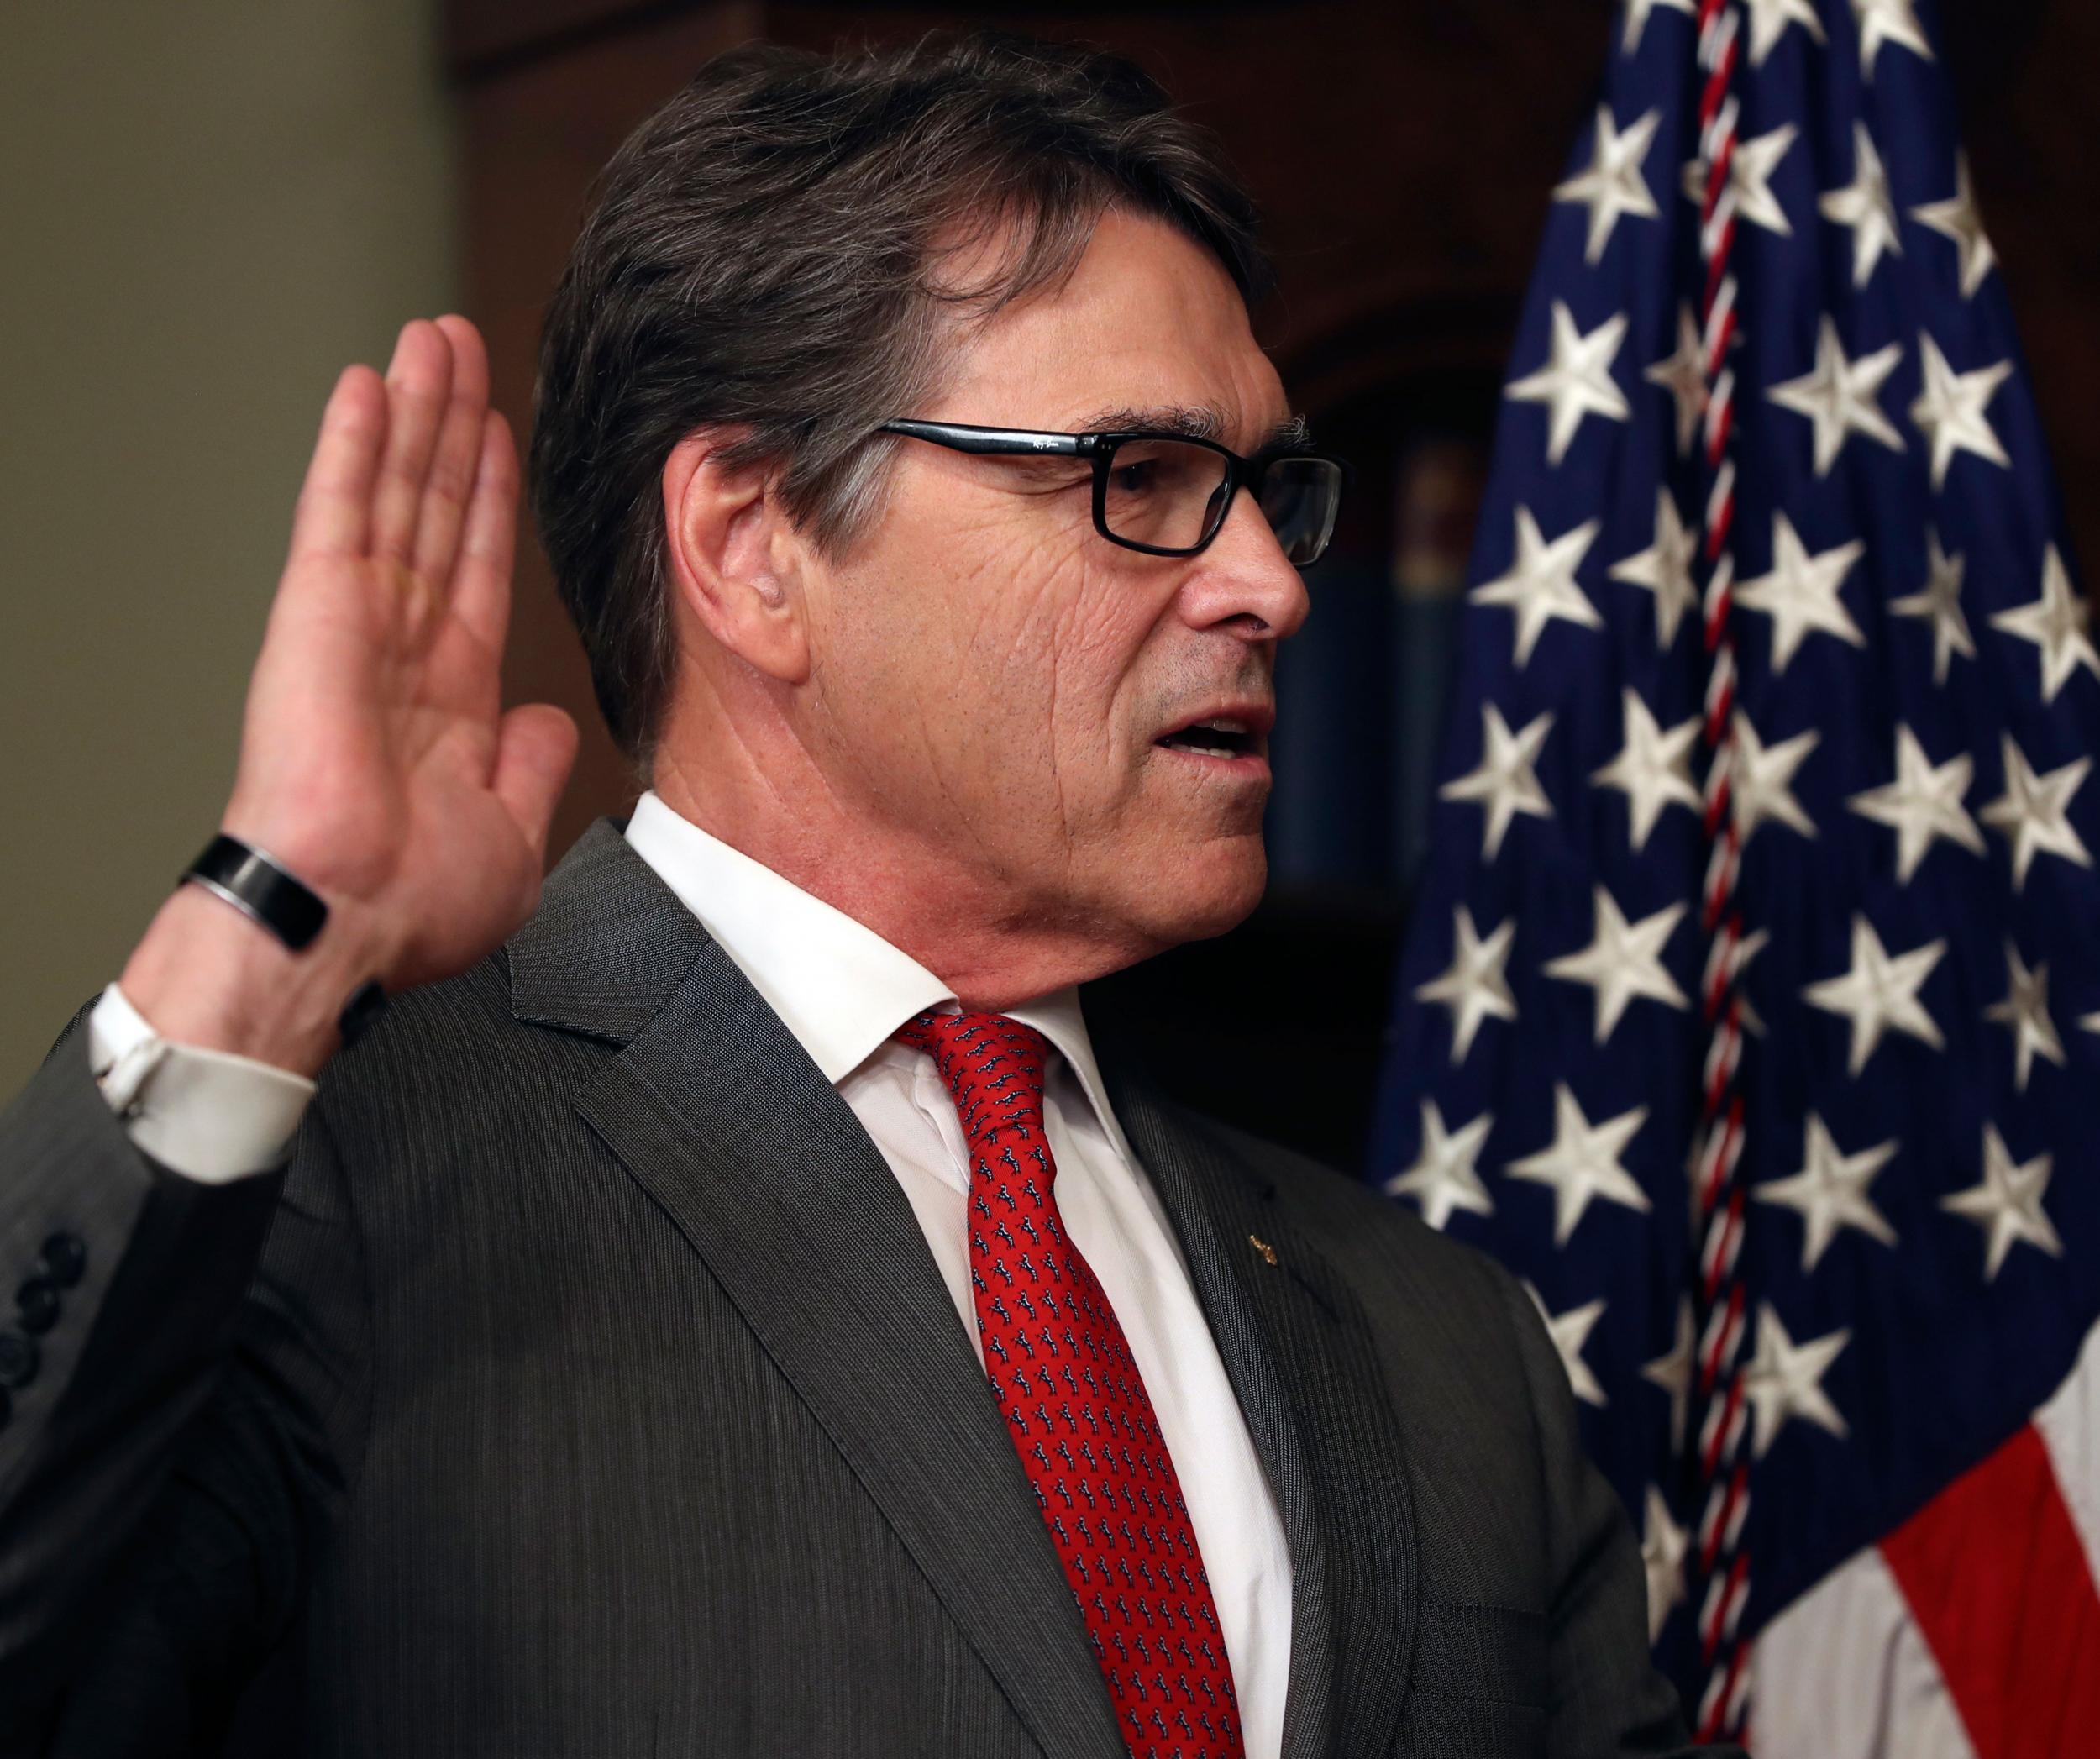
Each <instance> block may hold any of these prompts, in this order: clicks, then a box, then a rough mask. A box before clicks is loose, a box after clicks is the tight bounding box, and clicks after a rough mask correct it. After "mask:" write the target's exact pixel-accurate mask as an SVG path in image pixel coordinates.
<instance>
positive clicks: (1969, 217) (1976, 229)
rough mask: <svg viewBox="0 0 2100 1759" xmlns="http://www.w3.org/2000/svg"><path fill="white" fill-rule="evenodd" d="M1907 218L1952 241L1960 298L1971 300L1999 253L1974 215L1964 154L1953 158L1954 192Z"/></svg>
mask: <svg viewBox="0 0 2100 1759" xmlns="http://www.w3.org/2000/svg"><path fill="white" fill-rule="evenodd" d="M1910 217H1911V218H1912V219H1914V220H1915V221H1917V223H1919V225H1920V226H1929V227H1930V228H1932V229H1933V230H1934V231H1935V232H1936V233H1939V234H1941V235H1942V236H1943V237H1945V238H1950V239H1953V240H1954V243H1955V249H1956V254H1957V258H1958V260H1959V262H1960V264H1961V297H1963V298H1964V299H1972V298H1974V297H1976V290H1977V288H1978V287H1980V286H1982V285H1983V277H1984V276H1987V275H1988V274H1989V273H1990V272H1991V270H1992V266H1993V265H1995V264H1996V263H1997V261H1998V252H1997V251H1995V250H1993V249H1992V248H1991V241H1990V239H1988V238H1987V236H1986V235H1985V234H1984V231H1983V220H1982V216H1981V215H1979V214H1978V213H1977V209H1976V191H1975V188H1974V186H1972V185H1971V183H1970V181H1969V155H1967V154H1966V153H1961V154H1957V155H1956V157H1955V161H1954V193H1953V194H1952V195H1951V196H1950V197H1948V198H1947V199H1946V200H1945V201H1944V202H1926V203H1925V204H1924V206H1923V207H1914V208H1912V209H1911V211H1910Z"/></svg>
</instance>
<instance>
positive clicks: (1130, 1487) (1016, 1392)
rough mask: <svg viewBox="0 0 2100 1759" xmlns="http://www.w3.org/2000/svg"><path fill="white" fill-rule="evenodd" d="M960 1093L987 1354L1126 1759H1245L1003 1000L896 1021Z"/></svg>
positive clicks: (1136, 1388) (1022, 1039)
mask: <svg viewBox="0 0 2100 1759" xmlns="http://www.w3.org/2000/svg"><path fill="white" fill-rule="evenodd" d="M897 1037H898V1038H899V1039H900V1040H901V1041H902V1042H904V1043H906V1044H908V1045H910V1046H911V1048H913V1049H915V1050H922V1051H925V1052H927V1053H929V1054H930V1055H931V1056H932V1058H933V1061H934V1064H935V1066H936V1067H937V1068H938V1069H939V1070H940V1072H941V1078H942V1080H944V1081H945V1082H947V1084H948V1091H949V1092H950V1093H951V1094H953V1095H954V1098H955V1110H956V1113H957V1115H958V1116H959V1117H960V1118H961V1119H962V1121H963V1135H964V1136H965V1137H967V1138H968V1139H969V1157H970V1214H969V1237H970V1238H969V1260H970V1289H971V1291H972V1296H973V1299H974V1302H975V1304H976V1308H977V1330H978V1333H979V1336H980V1337H981V1338H982V1339H983V1341H984V1368H985V1373H986V1374H987V1376H988V1377H989V1378H990V1382H991V1385H992V1389H993V1391H994V1392H995V1394H997V1396H998V1399H999V1403H1000V1409H1001V1410H1004V1411H1005V1414H1006V1428H1007V1433H1008V1435H1009V1436H1010V1437H1011V1440H1012V1441H1013V1444H1014V1449H1015V1452H1017V1453H1018V1454H1019V1455H1020V1456H1021V1466H1022V1468H1024V1469H1025V1470H1026V1472H1027V1474H1028V1479H1029V1482H1030V1483H1032V1484H1033V1485H1034V1486H1035V1492H1036V1500H1037V1502H1038V1503H1040V1504H1042V1520H1043V1525H1046V1526H1047V1527H1048V1528H1049V1530H1050V1537H1051V1539H1052V1540H1053V1541H1054V1542H1055V1544H1056V1546H1057V1548H1058V1557H1060V1558H1061V1559H1063V1563H1064V1575H1065V1582H1066V1584H1067V1585H1068V1587H1069V1588H1071V1590H1072V1598H1073V1599H1074V1600H1075V1601H1077V1602H1078V1603H1079V1615H1080V1616H1081V1617H1082V1618H1083V1619H1084V1620H1085V1621H1086V1628H1087V1631H1088V1633H1089V1636H1091V1637H1092V1638H1093V1640H1094V1655H1095V1660H1097V1661H1098V1662H1100V1667H1101V1672H1102V1675H1103V1676H1104V1678H1106V1680H1107V1682H1108V1687H1109V1690H1110V1693H1112V1694H1113V1695H1114V1698H1115V1700H1116V1717H1117V1720H1118V1722H1119V1723H1120V1725H1121V1728H1122V1731H1123V1740H1124V1742H1125V1744H1126V1746H1128V1748H1129V1749H1130V1752H1131V1759H1228V1756H1229V1759H1240V1756H1241V1755H1242V1754H1243V1752H1244V1751H1245V1748H1244V1747H1243V1746H1242V1743H1241V1737H1240V1706H1239V1699H1238V1698H1237V1697H1236V1695H1235V1693H1234V1692H1233V1689H1232V1669H1231V1664H1230V1662H1228V1661H1227V1660H1226V1653H1225V1636H1224V1633H1223V1632H1222V1631H1221V1630H1220V1629H1219V1628H1218V1614H1217V1609H1216V1607H1215V1605H1213V1604H1212V1603H1211V1599H1210V1577H1209V1576H1207V1575H1206V1574H1205V1573H1204V1568H1203V1558H1202V1557H1201V1555H1200V1553H1199V1552H1197V1550H1196V1536H1195V1530H1194V1528H1193V1527H1191V1526H1190V1525H1189V1507H1188V1504H1186V1503H1185V1502H1184V1501H1183V1500H1182V1496H1181V1481H1180V1479H1179V1478H1177V1477H1176V1476H1175V1473H1174V1463H1173V1460H1172V1459H1171V1458H1169V1457H1168V1453H1167V1443H1166V1440H1165V1438H1164V1437H1163V1436H1161V1434H1160V1432H1159V1425H1158V1420H1156V1419H1155V1418H1154V1416H1153V1415H1152V1399H1150V1398H1149V1397H1148V1396H1147V1394H1146V1391H1145V1383H1144V1381H1143V1379H1142V1378H1141V1377H1140V1375H1139V1374H1138V1372H1137V1363H1136V1362H1135V1361H1133V1360H1132V1359H1131V1352H1130V1345H1129V1343H1128V1342H1126V1339H1125V1338H1124V1336H1123V1328H1122V1326H1121V1325H1119V1324H1118V1323H1117V1322H1116V1312H1115V1310H1114V1309H1113V1308H1111V1307H1110V1305H1109V1301H1108V1296H1107V1295H1106V1294H1104V1293H1103V1292H1102V1289H1101V1285H1100V1283H1098V1282H1097V1281H1095V1276H1094V1272H1093V1270H1092V1269H1091V1268H1089V1266H1088V1264H1087V1262H1086V1260H1085V1259H1084V1258H1082V1257H1081V1256H1080V1255H1079V1248H1078V1247H1076V1246H1074V1244H1073V1243H1072V1242H1071V1240H1070V1239H1069V1238H1068V1237H1067V1235H1066V1233H1065V1231H1064V1221H1063V1217H1062V1216H1059V1215H1058V1200H1057V1195H1056V1180H1057V1176H1058V1169H1057V1166H1056V1163H1054V1162H1053V1161H1052V1159H1051V1158H1050V1143H1049V1139H1048V1138H1047V1137H1046V1136H1045V1135H1044V1134H1043V1128H1042V1075H1043V1067H1044V1064H1045V1063H1047V1060H1048V1058H1049V1049H1050V1048H1049V1046H1048V1044H1047V1042H1045V1041H1044V1039H1043V1037H1042V1033H1040V1032H1037V1031H1036V1030H1035V1029H1034V1028H1033V1027H1025V1026H1022V1025H1021V1024H1020V1023H1019V1022H1018V1021H1011V1020H1008V1019H1007V1018H1005V1016H1003V1015H999V1014H921V1015H920V1016H918V1017H917V1018H916V1019H915V1020H913V1021H911V1022H910V1024H908V1025H907V1026H906V1027H903V1028H902V1029H901V1030H900V1032H898V1034H897Z"/></svg>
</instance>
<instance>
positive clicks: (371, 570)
mask: <svg viewBox="0 0 2100 1759" xmlns="http://www.w3.org/2000/svg"><path fill="white" fill-rule="evenodd" d="M516 510H517V463H516V456H515V453H514V451H513V449H512V445H511V442H510V438H509V434H508V432H507V429H506V428H505V427H504V426H503V423H502V420H501V417H500V416H496V415H494V414H493V413H491V412H490V411H489V410H488V408H487V368H486V358H485V356H484V354H483V353H482V349H481V344H480V337H479V336H478V335H476V334H475V331H474V329H473V327H472V326H471V325H470V324H468V323H465V320H464V319H459V318H447V319H444V320H442V321H441V323H438V324H412V325H410V326H409V327H408V328H407V330H405V331H404V332H403V333H402V343H401V346H400V347H399V348H398V349H396V354H395V358H394V364H393V365H392V367H391V369H390V370H389V373H388V375H387V379H386V382H385V384H384V385H381V383H380V382H379V381H378V380H377V378H376V376H375V375H373V374H371V373H370V372H369V371H367V370H363V369H352V370H351V371H350V372H349V373H346V374H345V375H344V377H343V379H342V380H341V381H340V382H339V384H338V386H337V387H336V391H335V395H334V396H333V397H332V398H331V399H330V402H329V405H328V413H327V415H326V416H325V417H324V418H323V424H322V433H321V438H320V440H319V442H318V444H317V446H316V448H315V453H314V459H313V464H312V468H311V470H309V473H308V475H307V484H306V487H305V489H304V491H302V495H301V497H300V504H299V512H298V516H297V520H296V522H295V524H294V528H293V535H292V543H291V558H290V559H289V561H288V562H287V564H286V570H285V574H284V578H283V580H282V581H281V584H280V585H279V588H278V591H277V596H276V601H275V602H274V603H273V605H272V606H271V609H270V626H269V629H268V632H267V633H266V635H265V639H264V643H263V650H262V654H261V656H260V659H259V660H258V661H257V664H256V668H255V677H254V680H253V681H252V683H251V685H250V686H249V699H248V707H247V715H246V720H245V723H244V732H243V739H242V750H241V761H240V774H239V780H238V781H237V783H236V785H235V789H234V801H233V804H232V806H230V807H229V809H228V814H227V828H228V830H229V831H231V832H234V834H235V835H238V836H242V837H246V838H247V839H248V840H249V841H251V842H253V843H257V844H259V845H260V846H261V847H262V848H266V849H268V850H269V851H270V853H272V854H273V855H275V856H276V857H277V858H279V859H280V860H281V861H282V862H283V863H284V864H285V865H286V866H287V867H289V868H290V869H291V870H292V871H293V872H294V873H296V874H299V875H300V876H301V877H302V879H304V880H306V881H307V884H308V885H312V887H313V888H314V889H315V890H317V891H318V892H320V893H321V894H322V895H323V898H324V899H327V900H328V901H329V903H330V905H331V907H332V908H333V907H336V906H344V907H346V908H349V909H350V910H353V911H358V912H360V913H362V914H364V915H365V916H366V919H367V922H368V923H369V924H370V925H373V926H374V927H375V928H376V929H377V931H378V932H377V936H376V937H377V939H378V940H379V942H380V943H381V946H382V947H383V948H385V949H386V950H385V953H384V955H383V956H384V958H385V961H386V964H385V967H384V970H383V975H384V978H385V979H386V983H387V986H388V987H389V988H390V989H399V988H402V987H405V986H407V985H410V984H413V983H420V982H425V981H428V980H430V979H433V978H437V977H441V976H444V975H448V974H450V973H451V972H454V971H456V970H459V969H463V968H464V967H465V965H467V964H470V963H472V962H473V960H475V958H479V957H480V956H481V955H482V954H483V953H486V951H487V950H488V949H489V948H491V946H493V945H495V944H496V943H497V942H498V941H500V940H501V937H502V936H503V935H504V934H505V933H507V932H508V931H509V929H510V928H511V927H514V926H515V924H516V923H517V922H518V921H519V920H520V919H521V918H522V916H524V915H525V913H526V912H527V911H529V910H530V908H531V907H532V905H533V901H535V900H536V898H537V896H538V882H539V874H540V869H541V866H542V864H543V858H544V850H545V843H546V835H547V826H548V822H549V818H550V817H551V816H552V812H553V809H554V800H555V798H556V797H557V796H558V795H559V791H560V788H561V785H562V782H563V781H564V780H565V778H566V775H567V773H568V769H569V765H570V761H571V760H572V759H573V756H574V753H575V728H574V726H573V724H572V723H571V722H570V720H569V718H568V717H567V716H565V715H564V714H563V713H562V712H561V711H559V710H558V709H554V708H551V707H549V706H545V705H533V706H528V707H526V708H521V709H513V710H512V711H511V712H510V713H509V714H508V715H506V714H504V713H503V712H502V710H501V659H502V651H503V641H504V635H505V631H506V627H507V622H508V617H509V605H510V570H511V545H512V528H513V522H514V520H515V517H516Z"/></svg>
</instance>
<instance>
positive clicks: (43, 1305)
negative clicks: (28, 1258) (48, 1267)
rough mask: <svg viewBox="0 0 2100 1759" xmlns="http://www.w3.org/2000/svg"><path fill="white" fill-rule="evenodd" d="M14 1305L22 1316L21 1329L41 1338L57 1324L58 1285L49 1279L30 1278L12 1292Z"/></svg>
mask: <svg viewBox="0 0 2100 1759" xmlns="http://www.w3.org/2000/svg"><path fill="white" fill-rule="evenodd" d="M14 1305H15V1306H16V1307H17V1308H18V1310H20V1312H21V1315H22V1329H23V1330H24V1331H26V1332H28V1333H29V1335H30V1336H32V1337H36V1336H42V1335H43V1334H44V1333H45V1332H46V1331H50V1329H51V1327H52V1326H55V1325H56V1324H57V1323H58V1310H59V1299H58V1284H55V1283H54V1282H53V1281H52V1280H51V1279H50V1278H49V1277H31V1278H30V1279H29V1281H28V1282H26V1283H24V1284H23V1285H22V1286H21V1287H20V1288H19V1289H16V1290H15V1292H14Z"/></svg>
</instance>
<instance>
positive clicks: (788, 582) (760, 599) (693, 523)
mask: <svg viewBox="0 0 2100 1759" xmlns="http://www.w3.org/2000/svg"><path fill="white" fill-rule="evenodd" d="M731 438H733V436H732V435H729V434H727V433H724V432H723V431H722V430H721V429H719V428H703V429H702V430H701V431H700V432H699V433H690V434H688V435H686V437H685V438H684V439H682V440H680V442H679V443H678V444H676V445H675V446H674V447H672V448H671V452H670V456H669V457H668V458H667V459H664V549H665V554H666V557H667V559H668V560H669V564H670V571H671V580H672V583H673V584H674V585H675V587H676V589H677V591H678V593H679V596H680V598H681V599H682V600H683V601H684V602H685V605H686V606H687V607H688V608H689V609H690V611H691V612H692V613H693V615H694V616H695V617H697V618H698V619H699V620H700V622H701V626H702V627H705V628H706V631H707V633H709V634H710V635H711V636H713V637H714V638H715V640H716V641H717V642H718V643H720V644H721V645H722V647H724V648H727V649H728V651H729V652H731V653H732V654H736V655H737V656H738V658H739V659H743V661H745V662H746V663H747V664H749V665H752V666H753V667H755V668H757V669H758V670H759V671H761V672H763V673H764V674H765V675H767V676H768V677H769V678H775V679H778V680H780V682H781V683H783V684H801V683H802V682H803V681H804V680H806V679H807V678H808V676H809V672H810V648H809V631H808V628H807V626H806V622H805V618H804V607H803V604H802V596H801V591H800V587H801V564H802V563H803V560H804V558H805V555H806V550H805V547H804V544H803V542H802V539H801V535H800V533H797V532H796V531H795V529H794V527H793V526H792V524H791V523H790V521H789V520H788V517H787V516H786V513H785V511H784V510H783V508H782V507H781V506H780V500H779V497H778V496H776V495H775V493H774V484H773V482H772V480H771V472H770V470H768V469H767V468H765V467H764V466H763V465H735V466H732V465H727V464H725V463H724V461H723V459H722V451H723V449H724V447H725V446H726V445H727V444H728V443H729V440H730V439H731Z"/></svg>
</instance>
